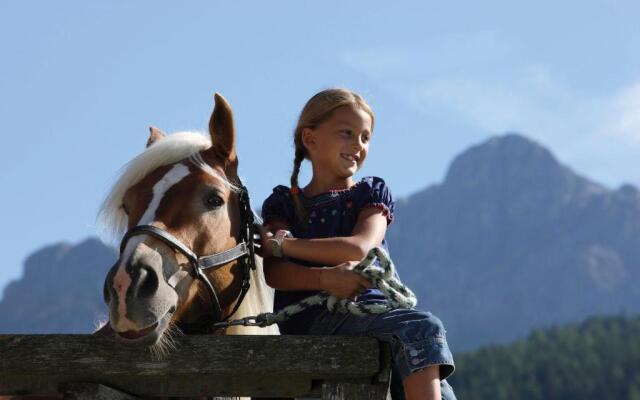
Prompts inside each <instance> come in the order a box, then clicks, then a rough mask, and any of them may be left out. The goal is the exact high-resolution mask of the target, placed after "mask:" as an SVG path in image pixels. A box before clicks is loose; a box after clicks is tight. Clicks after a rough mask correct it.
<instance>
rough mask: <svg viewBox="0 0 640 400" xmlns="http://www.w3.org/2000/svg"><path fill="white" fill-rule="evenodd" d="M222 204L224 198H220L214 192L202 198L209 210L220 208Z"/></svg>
mask: <svg viewBox="0 0 640 400" xmlns="http://www.w3.org/2000/svg"><path fill="white" fill-rule="evenodd" d="M223 204H224V200H222V198H221V197H220V196H218V195H217V194H215V193H211V194H209V195H208V196H207V197H205V199H204V205H205V206H206V207H207V208H208V209H209V210H214V209H216V208H220V207H221V206H222V205H223Z"/></svg>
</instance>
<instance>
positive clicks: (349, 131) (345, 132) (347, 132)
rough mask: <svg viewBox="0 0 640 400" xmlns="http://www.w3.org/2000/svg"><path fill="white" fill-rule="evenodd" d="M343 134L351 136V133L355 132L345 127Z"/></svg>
mask: <svg viewBox="0 0 640 400" xmlns="http://www.w3.org/2000/svg"><path fill="white" fill-rule="evenodd" d="M342 134H343V135H344V136H347V137H351V135H352V134H353V131H351V130H350V129H345V130H343V131H342Z"/></svg>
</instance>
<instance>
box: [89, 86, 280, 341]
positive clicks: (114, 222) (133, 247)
mask: <svg viewBox="0 0 640 400" xmlns="http://www.w3.org/2000/svg"><path fill="white" fill-rule="evenodd" d="M208 136H209V137H207V136H204V135H200V134H197V133H188V132H183V133H177V134H174V135H165V134H164V133H162V132H161V131H160V130H159V129H156V128H151V133H150V136H149V139H148V142H147V149H146V150H145V151H144V152H143V153H142V154H140V155H139V156H138V157H136V158H135V159H134V160H132V161H131V162H130V163H129V164H128V165H127V167H126V168H125V170H124V172H123V174H122V175H121V177H120V178H119V180H118V181H117V182H116V184H115V185H114V187H113V189H112V191H111V193H110V194H109V195H108V196H107V198H106V199H105V201H104V203H103V206H102V208H101V212H100V215H101V217H102V220H103V222H104V223H105V224H106V227H108V228H110V229H111V230H112V231H113V232H116V233H117V234H119V235H121V234H123V233H124V232H125V231H126V232H127V233H126V234H125V237H124V239H123V242H122V245H121V251H120V257H119V258H118V260H117V261H116V263H115V264H114V265H113V267H112V268H111V269H110V271H109V273H108V274H107V277H106V279H105V284H104V297H105V302H106V303H107V304H108V307H109V325H110V328H111V329H112V330H113V331H114V332H115V334H116V337H117V338H118V339H119V340H120V341H122V342H124V343H128V344H139V345H144V346H151V347H154V346H157V347H160V348H161V347H163V346H164V345H166V344H168V343H169V344H170V342H171V340H170V339H171V334H172V332H179V331H180V326H189V325H191V326H199V325H198V324H200V325H202V324H203V323H205V324H211V323H212V322H216V320H217V321H219V320H221V319H225V318H228V317H229V316H230V314H231V313H232V312H233V311H235V310H236V309H237V308H238V306H239V305H240V302H241V301H242V297H243V296H244V295H243V294H242V292H243V290H244V289H243V286H244V284H246V279H245V278H243V274H245V273H247V270H246V267H247V265H251V263H250V262H251V258H252V257H253V254H252V253H251V254H249V253H248V252H245V253H242V254H241V255H240V256H238V257H236V258H229V257H226V258H225V257H223V258H222V260H220V257H218V258H216V260H217V263H216V264H215V265H210V266H211V267H212V268H208V269H200V268H199V267H198V265H196V264H198V256H201V255H211V254H214V255H218V254H220V253H223V254H224V253H225V251H227V250H229V251H231V250H230V249H238V248H240V247H242V246H243V241H242V239H243V237H244V238H245V239H246V231H245V232H243V230H246V226H244V225H243V220H244V219H246V215H243V210H242V206H243V205H244V206H245V207H247V208H248V204H243V196H247V194H246V192H245V189H244V187H242V184H241V183H240V179H239V177H238V158H237V154H236V145H235V131H234V124H233V115H232V111H231V107H230V106H229V104H228V103H227V101H226V100H225V99H224V98H223V97H222V96H221V95H219V94H217V93H216V95H215V107H214V110H213V112H212V114H211V117H210V120H209V135H208ZM246 199H247V200H246V202H247V203H248V197H247V198H246ZM245 211H246V210H245ZM248 211H249V212H251V210H250V208H249V209H248ZM243 233H244V234H245V235H244V236H243ZM243 248H244V247H243ZM245 250H246V248H245ZM227 253H228V252H227ZM247 263H249V264H247ZM210 264H213V262H210ZM259 266H260V265H259ZM260 272H261V271H259V270H258V271H249V273H251V275H252V278H253V279H254V282H252V285H253V287H252V289H251V290H250V293H251V294H250V295H248V296H246V298H245V301H244V302H243V304H244V303H246V306H245V307H240V309H238V310H237V311H238V312H237V313H236V315H235V316H242V314H243V313H251V312H258V311H263V310H265V309H268V307H269V306H270V305H271V304H270V302H271V299H272V298H271V297H270V296H272V292H265V290H266V289H265V288H266V285H265V284H264V279H263V278H262V275H261V274H260ZM199 275H201V276H199ZM255 280H257V282H256V281H255ZM245 289H246V288H245ZM241 294H242V295H241ZM216 303H217V304H216ZM233 333H235V332H233ZM163 339H164V340H163ZM164 347H166V346H164Z"/></svg>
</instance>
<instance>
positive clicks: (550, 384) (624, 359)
mask: <svg viewBox="0 0 640 400" xmlns="http://www.w3.org/2000/svg"><path fill="white" fill-rule="evenodd" d="M448 380H449V382H450V383H451V385H452V386H453V387H454V390H455V392H456V395H457V396H458V398H459V399H464V400H476V399H478V400H479V399H492V400H500V399H505V400H506V399H509V400H511V399H527V400H537V399H540V400H542V399H563V400H572V399H576V400H577V399H580V400H589V399H629V400H640V317H637V316H634V317H631V316H624V315H623V316H612V317H594V318H590V319H588V320H586V321H584V322H582V323H579V324H571V325H566V326H561V327H553V328H548V329H538V330H534V331H533V332H532V333H531V334H530V335H529V337H527V338H526V339H525V340H522V341H518V342H515V343H512V344H510V345H506V346H488V347H484V348H481V349H479V350H477V351H474V352H470V353H465V354H460V355H457V357H456V372H455V373H454V375H452V376H451V377H450V378H449V379H448Z"/></svg>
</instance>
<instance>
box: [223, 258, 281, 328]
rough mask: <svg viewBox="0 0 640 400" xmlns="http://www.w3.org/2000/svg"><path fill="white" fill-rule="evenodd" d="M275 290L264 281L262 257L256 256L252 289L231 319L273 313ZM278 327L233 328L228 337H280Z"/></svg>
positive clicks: (252, 275) (252, 273)
mask: <svg viewBox="0 0 640 400" xmlns="http://www.w3.org/2000/svg"><path fill="white" fill-rule="evenodd" d="M273 297H274V290H273V289H272V288H271V287H269V285H267V282H266V281H265V279H264V273H263V263H262V257H258V256H256V269H255V270H251V287H250V288H249V291H248V292H247V295H246V296H245V298H244V301H243V302H242V303H241V304H240V307H238V311H236V313H235V314H234V315H232V316H231V319H240V318H244V317H250V316H256V315H258V314H261V313H264V312H273ZM279 334H280V330H279V329H278V325H277V324H274V325H271V326H267V327H265V328H260V327H259V326H232V327H229V328H227V335H279Z"/></svg>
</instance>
